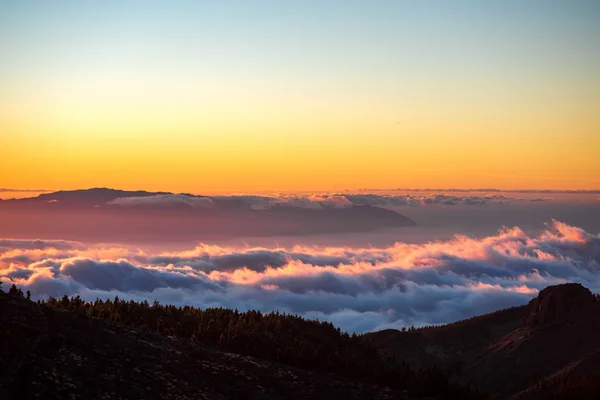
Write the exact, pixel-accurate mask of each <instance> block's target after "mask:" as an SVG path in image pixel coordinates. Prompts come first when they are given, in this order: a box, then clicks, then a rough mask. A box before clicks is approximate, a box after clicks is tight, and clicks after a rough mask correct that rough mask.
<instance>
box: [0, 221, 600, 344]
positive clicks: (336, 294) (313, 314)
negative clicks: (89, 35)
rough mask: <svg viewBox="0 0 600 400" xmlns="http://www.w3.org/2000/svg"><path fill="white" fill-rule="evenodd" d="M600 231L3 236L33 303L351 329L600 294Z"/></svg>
mask: <svg viewBox="0 0 600 400" xmlns="http://www.w3.org/2000/svg"><path fill="white" fill-rule="evenodd" d="M599 261H600V236H595V235H591V234H589V233H587V232H585V231H583V230H582V229H580V228H577V227H573V226H568V225H566V224H563V223H561V222H556V221H555V222H554V224H553V225H552V226H549V227H548V229H547V230H546V231H545V232H543V233H542V234H540V235H539V236H537V237H529V236H527V235H526V234H525V233H524V232H523V231H522V230H521V229H519V228H512V229H506V228H505V229H502V230H501V231H499V232H498V233H497V234H496V235H494V236H489V237H485V238H480V239H476V238H471V237H465V236H456V237H455V238H454V239H452V240H450V241H446V242H432V243H428V244H424V245H410V244H405V243H396V244H395V245H394V246H391V247H385V248H358V249H357V248H342V247H336V248H323V247H292V248H230V247H219V246H209V245H199V246H197V247H196V248H194V249H192V250H189V251H183V252H163V253H160V252H159V253H146V252H143V251H141V250H139V249H135V248H127V247H114V246H111V247H106V246H102V245H96V246H86V245H83V244H81V243H78V242H69V241H43V240H35V241H32V240H11V239H2V240H0V276H1V277H2V278H1V279H2V281H4V282H5V284H6V283H9V282H14V283H16V284H18V285H20V286H22V287H24V288H25V289H29V290H31V292H32V294H33V296H34V297H38V298H39V297H42V298H43V297H47V296H62V295H63V294H67V295H76V294H79V295H81V296H82V297H84V298H86V299H91V300H93V299H95V298H96V297H113V296H115V295H118V296H119V297H122V298H126V299H129V298H133V299H137V300H141V299H147V300H149V301H152V300H154V299H158V300H160V301H161V302H164V303H172V304H178V305H183V304H193V305H197V306H201V307H215V306H216V307H219V306H223V307H229V308H238V309H240V310H247V309H260V310H262V311H270V310H276V309H278V310H280V311H286V312H290V313H297V314H301V315H303V316H306V317H309V318H319V319H325V320H329V321H332V322H333V323H335V324H337V325H338V326H340V327H341V328H342V329H344V330H348V331H353V332H365V331H371V330H377V329H383V328H387V327H397V328H398V327H402V326H409V325H417V326H418V325H427V324H440V323H446V322H451V321H455V320H458V319H462V318H467V317H470V316H474V315H478V314H483V313H487V312H491V311H494V310H497V309H501V308H505V307H509V306H515V305H520V304H525V303H526V302H527V301H528V300H529V299H531V298H532V297H533V296H535V295H536V293H537V292H538V290H540V289H542V288H544V287H546V286H548V285H552V284H557V283H562V282H568V281H572V282H580V283H582V284H583V285H585V286H587V287H589V288H590V289H591V290H592V291H594V292H598V291H600V265H599Z"/></svg>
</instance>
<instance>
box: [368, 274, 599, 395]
mask: <svg viewBox="0 0 600 400" xmlns="http://www.w3.org/2000/svg"><path fill="white" fill-rule="evenodd" d="M366 337H367V338H369V339H370V340H371V341H372V343H373V344H374V345H376V346H378V347H379V348H381V349H383V350H385V351H390V352H392V353H393V354H395V355H396V357H398V358H403V359H407V360H410V361H412V362H414V363H419V364H422V365H434V364H435V365H438V366H440V367H442V368H443V369H445V370H446V371H448V372H449V373H451V374H453V375H454V376H455V377H457V378H458V379H460V380H462V381H463V382H470V383H472V384H474V385H475V386H476V387H478V388H479V389H480V390H483V391H486V392H488V393H493V394H495V395H496V396H497V397H499V398H505V397H508V396H511V395H514V396H515V398H522V399H526V398H548V397H547V396H550V395H553V396H554V395H556V396H558V397H556V398H584V397H582V396H587V395H589V396H591V397H590V398H600V397H599V396H600V386H599V385H598V384H596V383H594V382H597V381H599V380H600V368H598V366H599V365H600V301H599V300H598V296H594V295H593V294H592V293H591V292H590V291H589V290H588V289H586V288H584V287H583V286H581V285H579V284H563V285H557V286H550V287H548V288H546V289H544V290H542V291H541V292H540V293H539V295H538V297H536V298H535V299H533V300H532V301H531V302H530V303H529V305H526V306H522V307H516V308H512V309H507V310H502V311H498V312H495V313H493V314H488V315H484V316H481V317H476V318H471V319H469V320H466V321H460V322H457V323H454V324H449V325H446V326H442V327H432V328H426V329H418V330H411V331H409V332H400V331H394V330H388V331H383V332H375V333H372V334H368V335H366ZM540 396H541V397H540ZM565 396H566V397H565ZM569 396H571V397H569ZM573 396H575V397H573Z"/></svg>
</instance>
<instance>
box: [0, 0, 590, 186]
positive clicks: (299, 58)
mask: <svg viewBox="0 0 600 400" xmlns="http://www.w3.org/2000/svg"><path fill="white" fill-rule="evenodd" d="M82 3H85V4H82ZM218 3H220V2H218ZM263 3H264V4H263ZM285 3H286V5H284V4H281V3H269V2H257V3H254V4H253V6H250V5H247V4H246V3H244V2H239V3H238V4H237V5H236V7H225V5H224V4H210V3H208V2H181V3H179V4H178V5H177V6H173V5H172V4H166V3H159V2H153V1H147V2H130V3H129V2H128V3H127V4H123V3H122V2H89V3H88V2H61V3H60V5H59V4H56V3H54V4H53V5H52V6H50V5H49V4H46V5H45V4H44V2H31V1H23V2H21V1H19V2H1V3H0V50H1V51H0V88H1V89H0V171H1V173H0V187H4V188H13V189H75V188H86V187H94V186H109V187H115V188H121V189H146V190H170V191H189V192H195V193H215V192H253V191H265V190H275V191H278V190H280V191H306V190H344V189H350V190H354V189H358V188H364V187H368V188H389V187H415V188H425V187H453V188H473V187H495V188H500V189H509V188H510V189H526V188H544V189H598V188H600V157H599V156H598V150H599V149H600V74H598V71H600V46H598V39H599V38H600V24H597V23H596V22H597V20H596V18H594V16H597V15H598V13H597V12H596V11H597V10H596V9H597V8H598V7H597V6H595V5H593V3H589V2H588V3H585V4H586V6H582V7H578V8H573V9H568V8H567V7H568V4H566V3H567V2H566V3H565V4H566V5H564V6H559V5H556V4H554V3H553V5H547V6H543V5H542V4H543V3H542V2H539V3H538V2H531V3H528V5H523V4H521V3H522V2H499V3H502V4H496V5H490V4H488V3H485V4H483V3H477V4H474V3H472V2H460V1H457V2H456V3H453V5H452V6H448V5H444V3H439V4H437V6H436V7H434V6H433V5H430V6H428V5H425V4H419V3H420V2H413V4H411V3H405V2H400V1H398V2H393V1H389V2H385V1H383V2H381V3H380V6H379V7H367V6H366V3H367V2H365V3H362V4H361V2H353V1H348V2H341V1H337V2H336V1H332V2H314V3H311V4H305V3H306V2H289V3H288V2H285ZM309 3H310V2H309ZM324 3H327V4H324ZM414 3H417V4H414ZM546 4H547V3H546ZM32 5H35V7H33V6H32Z"/></svg>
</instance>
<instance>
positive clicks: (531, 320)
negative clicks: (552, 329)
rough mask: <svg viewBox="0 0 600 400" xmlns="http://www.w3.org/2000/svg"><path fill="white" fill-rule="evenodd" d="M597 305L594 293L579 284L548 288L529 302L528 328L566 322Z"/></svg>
mask: <svg viewBox="0 0 600 400" xmlns="http://www.w3.org/2000/svg"><path fill="white" fill-rule="evenodd" d="M595 305H596V299H595V297H594V295H593V294H592V292H590V290H589V289H587V288H585V287H583V286H582V285H581V284H579V283H565V284H562V285H556V286H548V287H547V288H545V289H544V290H542V291H541V292H540V293H539V294H538V296H537V297H536V298H535V299H533V300H531V301H530V302H529V313H528V315H527V326H530V327H538V326H542V325H547V324H550V323H554V322H560V321H564V320H567V319H569V318H570V317H572V316H574V315H576V314H579V313H580V312H581V311H584V310H588V309H591V308H594V307H595Z"/></svg>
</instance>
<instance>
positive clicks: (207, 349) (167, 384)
mask: <svg viewBox="0 0 600 400" xmlns="http://www.w3.org/2000/svg"><path fill="white" fill-rule="evenodd" d="M11 292H13V289H11ZM117 306H118V307H123V308H119V311H120V314H116V313H115V312H114V311H116V310H117ZM61 307H64V308H61ZM141 307H144V306H143V305H142V304H141V303H134V302H121V301H117V300H116V299H115V302H112V303H110V302H108V301H107V302H94V303H83V302H81V301H80V300H79V299H71V300H69V299H68V298H66V297H65V298H63V299H62V300H60V301H52V302H49V303H41V304H40V303H35V302H32V301H29V300H26V299H24V298H22V297H21V296H20V294H18V293H12V294H4V293H0V326H2V330H0V343H1V346H0V393H3V394H5V395H6V398H19V399H22V398H43V399H63V398H68V399H109V398H111V399H112V398H114V399H116V398H121V399H145V398H157V399H186V398H188V399H230V398H231V399H237V398H245V399H280V398H297V399H307V398H311V399H363V398H369V399H419V398H429V399H443V398H456V396H459V397H460V398H473V399H476V398H482V397H481V396H480V395H478V394H476V393H473V392H472V391H471V390H470V389H468V388H464V387H463V388H461V387H458V386H455V385H452V384H448V383H447V380H445V378H444V377H443V376H440V375H431V374H427V375H426V374H425V373H421V372H418V373H416V374H412V373H408V371H405V374H404V375H398V376H397V378H395V377H394V376H392V377H391V378H392V379H391V380H389V382H390V383H391V385H390V387H387V386H388V385H378V384H376V383H374V382H373V379H371V380H368V379H363V377H362V376H353V377H350V376H348V375H343V374H341V375H340V374H338V373H336V374H333V373H330V372H328V371H326V370H324V369H323V368H320V367H318V366H312V368H311V366H310V364H307V365H308V366H307V367H306V368H297V367H293V366H291V365H284V364H282V363H278V362H274V361H272V360H271V361H269V359H268V358H264V357H261V358H255V357H249V356H243V355H241V354H243V350H240V351H238V352H236V353H237V354H234V353H230V352H225V351H222V350H219V349H217V346H207V345H206V344H205V343H203V342H201V341H200V340H199V339H196V340H194V341H192V340H189V339H185V338H174V337H171V336H170V334H167V333H166V332H165V329H166V330H168V331H169V332H172V333H173V334H176V333H177V331H180V333H181V332H182V330H183V329H184V327H185V325H186V324H185V321H184V323H183V324H181V323H180V322H181V320H177V321H175V320H172V321H169V318H167V316H168V315H170V316H171V317H173V318H176V317H177V315H178V314H181V313H184V314H186V315H187V316H188V317H189V318H191V315H192V314H193V311H192V310H191V309H186V310H183V309H176V308H173V307H172V306H164V307H163V306H160V305H158V304H155V305H153V306H152V307H150V308H146V309H145V310H146V311H148V312H150V313H152V314H156V313H158V314H160V315H162V316H161V317H159V318H158V320H157V323H158V325H159V328H160V329H159V330H158V332H160V333H157V331H154V330H152V329H149V328H148V327H147V326H146V327H143V328H140V327H136V326H132V325H131V324H130V325H127V324H125V323H120V322H116V321H115V320H119V319H120V318H121V316H122V318H123V319H126V318H127V311H126V310H129V315H130V316H131V315H134V314H135V313H136V312H137V311H139V310H140V309H141ZM84 310H85V311H84ZM98 310H100V313H101V316H100V317H93V316H91V315H92V314H93V313H94V312H96V311H98ZM111 310H112V311H111ZM211 313H212V314H211ZM232 313H233V311H231V310H220V309H216V310H215V311H214V312H212V311H206V313H204V314H202V315H203V316H204V317H205V318H210V315H216V316H217V317H218V319H223V318H225V317H226V315H227V314H232ZM235 315H237V316H243V317H244V318H247V317H249V316H251V315H255V316H256V313H255V314H241V313H240V314H238V313H237V311H236V312H235ZM173 318H171V319H173ZM189 318H188V319H189ZM291 318H292V319H293V321H292V322H293V325H296V326H298V325H305V326H298V327H297V328H294V329H297V330H294V332H297V337H298V338H300V339H301V338H304V339H302V340H300V339H299V340H297V341H295V344H294V345H295V346H296V347H295V348H293V349H292V352H294V353H297V354H302V353H303V352H307V349H310V343H311V339H310V334H314V333H316V332H308V333H307V332H303V330H305V329H306V327H307V326H310V324H316V323H315V322H310V321H308V322H306V323H304V322H302V321H301V320H300V319H297V318H296V319H294V317H291ZM184 319H185V318H183V319H182V320H184ZM218 319H215V320H210V321H209V327H208V331H207V333H208V335H209V336H211V335H212V333H217V337H219V333H218V332H213V330H211V328H210V326H211V325H212V326H214V325H216V324H217V323H218V322H219V321H218ZM246 321H247V320H246ZM270 321H273V323H274V324H279V322H281V319H280V317H279V316H277V315H275V316H274V318H272V319H271V320H270ZM278 321H279V322H278ZM170 322H176V323H175V327H176V328H175V329H172V328H168V327H167V326H168V324H169V323H170ZM247 322H248V321H247ZM132 324H133V325H135V323H133V322H132ZM240 326H241V325H240ZM322 326H323V327H324V328H326V326H325V325H322ZM334 331H335V330H334ZM273 332H276V331H273ZM245 333H248V334H249V335H252V334H253V332H251V331H248V332H243V331H241V332H237V330H236V332H227V331H225V330H224V331H222V332H221V334H220V337H221V339H219V340H218V342H221V343H223V342H224V341H227V339H226V337H227V335H229V334H232V335H234V337H233V338H234V339H235V337H236V335H238V337H240V335H241V336H242V337H243V336H245ZM268 333H269V332H267V334H268ZM197 334H198V335H200V332H197ZM278 335H279V334H278ZM197 337H199V336H197ZM321 339H322V338H315V339H314V341H313V342H315V343H316V341H319V340H321ZM357 340H358V339H357ZM328 341H330V343H331V345H332V346H334V347H335V346H337V345H338V343H336V341H335V340H333V339H330V340H328ZM234 343H235V342H234ZM238 343H242V344H246V343H247V344H252V341H251V340H250V339H244V340H242V341H241V342H239V341H238ZM279 343H280V341H279V340H278V338H277V337H273V342H272V345H271V347H274V348H275V350H284V351H285V352H286V353H287V352H288V351H289V349H285V348H284V347H279V346H280V344H279ZM224 345H226V343H224ZM322 351H324V352H326V351H327V350H326V349H323V350H322ZM332 354H334V356H335V357H336V358H337V357H340V358H339V359H340V362H339V363H338V364H337V365H330V367H331V368H333V369H337V370H338V371H341V372H343V370H344V368H346V366H345V364H344V363H343V360H344V359H343V358H341V355H340V356H337V355H336V354H337V351H333V352H332ZM373 354H375V355H376V354H377V352H376V351H375V352H374V353H373ZM284 356H285V354H284ZM308 356H309V357H311V358H310V359H312V360H313V363H314V362H318V361H319V360H320V359H322V358H327V357H325V356H323V357H321V356H320V355H318V354H317V355H316V356H314V357H313V355H310V354H308ZM284 358H285V357H284ZM333 361H334V362H335V360H333ZM366 361H367V362H373V361H374V360H373V359H371V360H366ZM366 367H368V366H366ZM319 368H320V369H319ZM381 368H383V364H382V366H381ZM381 371H382V372H383V369H382V370H381ZM407 373H408V375H407ZM407 376H411V377H413V379H416V380H418V381H417V382H414V381H413V382H410V383H408V384H404V383H402V384H401V385H399V384H398V382H401V381H402V379H403V378H406V377H407ZM371 378H373V376H371ZM375 378H377V377H376V376H375ZM432 383H433V384H432ZM417 387H421V388H422V389H421V390H422V391H423V390H424V392H423V394H418V393H416V392H415V390H416V389H415V388H417ZM406 388H408V390H407V389H406ZM432 391H433V392H436V391H437V394H434V395H433V396H432V395H431V392H432ZM425 392H429V393H425Z"/></svg>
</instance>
